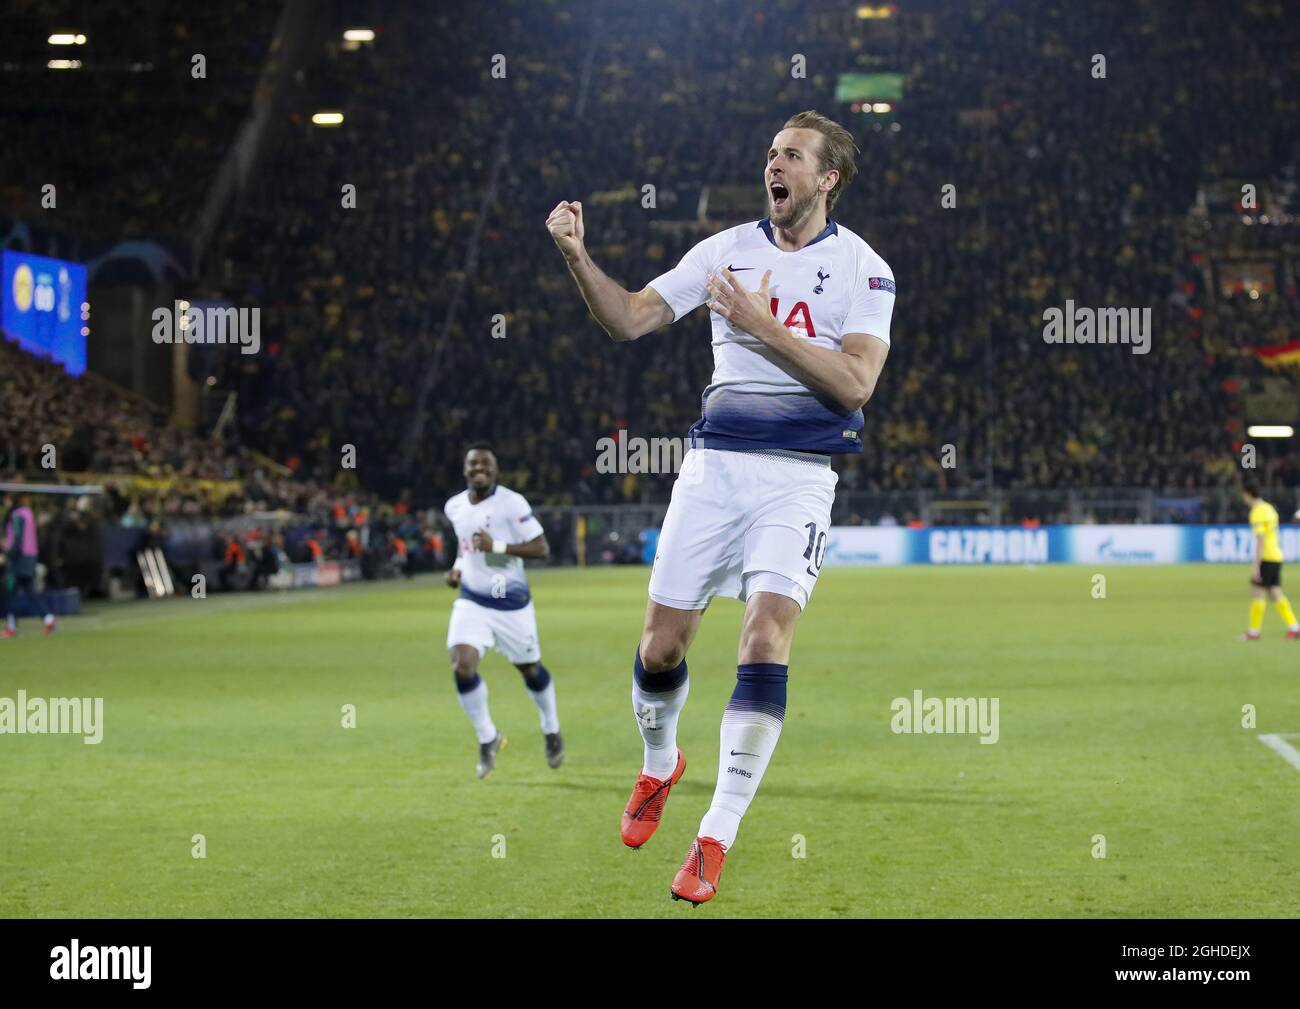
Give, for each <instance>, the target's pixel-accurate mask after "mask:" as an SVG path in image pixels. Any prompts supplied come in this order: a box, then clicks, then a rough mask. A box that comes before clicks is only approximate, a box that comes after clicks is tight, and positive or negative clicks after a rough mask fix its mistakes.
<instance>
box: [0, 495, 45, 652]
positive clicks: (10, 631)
mask: <svg viewBox="0 0 1300 1009" xmlns="http://www.w3.org/2000/svg"><path fill="white" fill-rule="evenodd" d="M39 554H40V550H39V549H38V547H37V545H36V516H35V515H33V514H32V502H31V498H30V497H29V496H28V495H26V494H19V495H18V503H17V504H16V505H14V507H13V508H12V509H11V510H10V512H9V517H8V519H7V520H6V521H5V527H4V551H3V553H0V562H2V563H3V567H0V600H2V601H3V606H2V607H0V608H3V610H4V617H5V626H4V630H2V631H0V638H12V637H15V636H16V635H17V634H18V624H17V622H16V621H15V620H14V603H15V602H17V600H18V597H19V596H20V595H21V596H24V597H25V598H26V599H27V601H28V603H29V604H31V605H32V606H33V607H34V610H35V612H38V613H39V612H40V611H41V610H42V609H44V610H45V611H46V612H45V621H44V625H45V633H46V634H50V633H53V631H54V614H53V613H51V612H49V603H48V600H46V601H42V602H41V603H38V602H37V592H36V558H37V557H38V556H39Z"/></svg>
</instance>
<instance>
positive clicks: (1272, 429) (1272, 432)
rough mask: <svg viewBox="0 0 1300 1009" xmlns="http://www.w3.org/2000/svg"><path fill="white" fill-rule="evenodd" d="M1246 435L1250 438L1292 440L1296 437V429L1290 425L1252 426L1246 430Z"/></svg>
mask: <svg viewBox="0 0 1300 1009" xmlns="http://www.w3.org/2000/svg"><path fill="white" fill-rule="evenodd" d="M1246 435H1247V437H1250V438H1291V437H1293V436H1294V435H1295V428H1293V427H1292V426H1291V425H1290V424H1252V425H1250V427H1248V428H1246Z"/></svg>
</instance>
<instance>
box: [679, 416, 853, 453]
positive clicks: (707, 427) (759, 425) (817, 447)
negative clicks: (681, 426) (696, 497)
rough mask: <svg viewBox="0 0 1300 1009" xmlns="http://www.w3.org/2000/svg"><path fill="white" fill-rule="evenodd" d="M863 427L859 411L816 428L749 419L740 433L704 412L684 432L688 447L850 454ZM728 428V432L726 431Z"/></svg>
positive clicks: (776, 421)
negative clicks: (710, 418)
mask: <svg viewBox="0 0 1300 1009" xmlns="http://www.w3.org/2000/svg"><path fill="white" fill-rule="evenodd" d="M828 412H829V411H828ZM863 424H864V420H863V417H862V411H861V410H854V411H853V413H846V414H843V415H840V416H837V417H834V419H833V420H831V421H829V422H824V423H821V424H817V425H816V426H811V425H795V424H791V423H790V422H789V421H788V420H782V419H772V420H768V421H754V420H750V421H748V422H747V423H745V425H744V430H740V429H739V428H738V426H737V427H732V425H728V424H722V425H719V424H718V423H717V422H716V421H710V420H709V418H708V416H707V412H706V415H705V416H703V417H701V418H700V419H699V420H697V421H696V422H695V423H694V424H692V425H691V428H690V431H688V432H687V433H688V434H689V435H690V438H691V448H716V449H721V450H722V451H727V450H731V451H740V450H743V449H756V448H758V449H761V448H783V449H786V450H787V451H790V452H820V453H823V454H827V455H854V454H856V453H858V452H861V451H862V436H861V432H862V427H863ZM728 427H732V429H731V430H728V429H727V428H728ZM845 431H852V432H854V434H856V435H858V437H856V438H846V437H845V436H844V432H845Z"/></svg>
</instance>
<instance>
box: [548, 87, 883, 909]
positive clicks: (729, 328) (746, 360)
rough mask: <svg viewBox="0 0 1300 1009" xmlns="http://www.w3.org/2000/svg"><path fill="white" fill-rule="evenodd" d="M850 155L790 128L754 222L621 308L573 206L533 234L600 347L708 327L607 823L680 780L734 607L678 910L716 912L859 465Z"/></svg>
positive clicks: (877, 368)
mask: <svg viewBox="0 0 1300 1009" xmlns="http://www.w3.org/2000/svg"><path fill="white" fill-rule="evenodd" d="M856 152H857V147H856V145H855V144H854V142H853V138H852V136H851V135H850V134H849V132H848V131H847V130H846V129H844V128H843V127H842V126H840V125H838V124H837V123H835V122H833V121H831V120H830V119H827V118H826V117H825V116H821V115H818V114H817V113H816V112H802V113H799V114H798V115H796V116H793V117H791V118H790V119H789V120H788V121H787V122H786V123H785V126H784V127H783V128H782V129H781V131H780V132H779V133H777V135H776V137H775V138H774V139H773V140H772V143H771V146H770V149H769V150H768V152H767V165H766V170H765V172H764V182H765V184H766V190H767V209H768V216H767V217H766V218H764V219H763V220H761V221H753V222H750V223H748V224H742V225H740V226H739V227H735V228H731V229H729V230H727V231H723V232H720V233H719V234H716V235H714V236H712V237H711V238H706V239H705V240H704V241H702V242H700V243H699V244H698V245H696V246H695V247H694V248H692V249H691V250H690V251H689V252H688V253H687V254H686V255H685V256H684V257H683V258H682V260H681V262H680V263H679V264H678V265H677V266H676V268H674V269H672V270H669V271H668V272H667V273H665V274H664V275H663V276H661V277H658V278H657V279H655V280H652V281H651V282H650V284H649V285H648V286H646V287H645V288H643V289H642V290H640V291H638V292H637V293H635V294H633V293H631V292H629V291H627V290H625V289H624V288H622V287H621V286H619V285H618V284H617V283H615V282H614V281H612V280H611V279H610V278H609V277H607V276H606V275H605V274H604V273H602V272H601V270H600V269H599V267H597V266H596V264H595V263H594V262H593V261H592V258H591V256H590V255H589V254H588V252H587V249H586V246H585V243H584V234H585V230H584V224H583V218H582V205H581V204H580V203H574V202H564V203H561V204H559V205H558V206H557V207H556V208H555V209H554V210H553V211H552V212H551V214H550V216H549V217H548V218H547V221H546V225H547V228H548V230H549V231H550V233H551V236H552V237H553V238H554V240H555V243H556V245H557V246H559V249H560V251H561V253H563V255H564V259H565V262H566V263H567V264H568V267H569V271H570V273H571V274H572V275H573V279H574V280H575V281H576V283H577V285H578V289H579V290H580V291H581V292H582V296H583V298H584V299H585V300H586V302H587V306H588V307H589V308H590V310H591V313H592V315H593V316H595V318H596V321H597V322H599V323H600V325H601V326H602V327H603V328H604V329H605V331H606V332H607V333H609V335H610V337H612V338H613V339H614V340H615V341H618V342H622V341H627V340H636V339H638V338H639V337H641V336H644V335H645V334H646V333H649V332H651V331H653V330H656V329H658V328H659V327H661V326H664V325H666V324H668V323H671V322H676V321H677V320H678V319H681V318H682V317H683V316H685V315H687V314H688V313H690V312H691V311H693V310H694V309H695V308H697V307H699V306H700V305H705V304H707V305H708V307H709V319H710V323H711V325H712V332H713V355H714V372H713V381H712V382H711V383H710V384H709V386H708V388H706V389H705V390H704V397H703V409H702V416H701V419H700V420H699V421H697V422H696V423H695V424H694V425H693V426H692V427H691V432H690V433H691V446H692V447H691V451H689V452H688V453H687V455H686V458H685V461H684V462H683V465H682V468H681V472H680V473H679V474H678V478H677V482H676V484H675V485H674V487H673V493H672V503H671V504H670V505H669V508H668V513H667V515H666V516H665V519H664V525H663V532H662V535H661V537H660V540H659V549H658V554H657V556H656V559H655V563H654V566H653V568H652V570H651V574H650V585H649V597H650V598H649V601H648V603H647V605H646V615H645V624H644V628H643V630H642V633H641V642H640V647H639V648H638V650H637V653H636V659H635V663H634V665H633V674H632V675H633V682H632V704H633V710H634V713H635V715H636V718H637V724H638V726H639V728H640V732H641V737H642V741H643V743H644V761H643V765H642V768H641V773H640V775H639V776H638V777H637V780H636V783H635V785H634V787H633V789H632V797H631V800H630V801H629V802H628V804H627V807H626V808H625V810H624V813H623V820H622V835H623V842H624V843H625V844H627V845H629V846H630V847H634V848H635V847H639V846H641V845H642V844H644V843H645V842H646V841H647V840H649V838H650V836H651V835H652V834H653V833H654V831H655V829H656V828H657V827H658V825H659V821H660V817H661V815H662V813H663V809H664V804H665V802H666V801H667V799H668V795H669V792H670V790H671V788H672V786H673V785H674V784H676V782H677V781H678V780H680V778H681V776H682V773H683V772H684V770H685V768H686V759H685V757H684V756H683V754H682V753H681V752H680V751H679V750H678V749H677V742H676V736H677V721H678V717H679V716H680V714H681V711H682V707H683V705H684V704H685V703H686V696H687V691H688V689H689V682H688V677H687V667H686V653H687V651H688V649H689V648H690V645H691V641H692V639H693V638H694V637H695V633H696V631H697V630H698V629H699V625H700V619H701V617H702V616H703V614H704V610H705V608H706V607H707V606H708V604H709V601H710V600H711V599H712V598H713V597H714V596H715V595H723V596H732V597H736V598H739V599H741V600H743V601H744V603H745V615H744V621H743V623H742V625H741V630H740V645H739V654H738V663H737V667H736V686H735V690H734V692H733V693H732V696H731V701H730V703H729V704H728V705H727V708H726V711H725V712H724V713H723V716H722V729H721V750H720V752H719V757H718V776H717V784H716V788H715V791H714V794H713V801H712V804H711V805H710V806H709V809H708V811H707V812H706V813H705V814H704V819H703V820H702V822H701V823H700V828H699V833H698V836H697V837H696V839H695V841H693V842H692V844H691V846H690V849H689V851H688V852H687V855H686V860H685V862H684V864H683V865H682V868H681V871H679V872H678V873H677V876H676V878H675V879H674V880H673V883H672V888H671V892H672V896H673V897H674V898H677V899H682V900H688V901H691V902H692V903H694V904H699V903H702V902H704V901H707V900H709V899H711V898H712V897H713V896H714V894H715V893H716V892H717V888H718V880H719V877H720V876H721V874H722V867H723V863H724V860H725V858H726V853H727V851H728V849H729V848H731V846H732V845H733V844H734V842H735V839H736V833H737V831H738V829H739V827H740V820H741V817H742V816H743V815H744V814H745V811H746V810H747V809H748V807H749V804H750V801H751V800H752V799H753V797H754V794H755V792H756V791H757V789H758V787H759V784H760V782H762V780H763V772H764V771H765V770H766V769H767V765H768V761H769V760H771V758H772V753H773V751H774V750H775V749H776V743H777V738H778V737H779V735H780V733H781V726H782V722H783V719H784V716H785V705H786V680H787V672H788V666H789V661H790V649H791V644H792V642H793V640H794V630H795V624H796V623H797V621H798V619H799V614H800V613H801V612H802V610H803V609H804V607H805V606H806V605H807V604H808V599H809V597H810V596H811V595H812V591H813V588H814V586H815V585H816V582H817V577H818V575H819V574H820V571H821V565H822V558H823V555H824V553H825V550H826V537H827V533H828V531H829V528H830V519H831V505H832V503H833V500H834V496H835V484H836V481H837V479H838V478H837V476H836V474H835V472H834V470H832V469H831V463H830V457H831V455H833V454H835V453H842V452H860V451H862V441H861V431H862V428H863V423H864V421H863V415H862V407H863V406H864V405H865V404H866V402H867V400H869V399H870V398H871V394H872V392H873V391H874V390H875V387H876V381H877V379H878V378H879V376H880V372H881V369H882V368H883V366H884V363H885V356H886V354H887V353H888V351H889V325H890V317H891V315H892V312H893V307H894V277H893V273H892V272H891V270H890V269H889V266H888V265H887V264H886V263H885V261H884V260H883V259H881V258H880V256H878V255H877V254H876V253H875V252H874V251H873V250H872V249H871V247H870V246H869V245H867V243H866V242H864V241H863V240H862V239H861V238H859V237H858V236H857V235H855V234H853V233H852V232H851V231H849V230H848V229H847V228H844V227H842V226H840V225H838V224H837V223H836V222H834V221H832V220H830V219H829V218H828V216H827V214H828V212H829V211H830V210H831V208H832V207H834V205H835V201H836V200H837V199H838V197H839V195H840V194H841V193H842V192H843V191H844V187H845V186H847V185H848V184H849V182H850V181H851V180H852V178H853V175H854V173H855V171H856V167H855V165H854V155H855V153H856ZM742 273H745V274H747V276H745V277H742V276H741V274H742ZM755 288H756V289H755Z"/></svg>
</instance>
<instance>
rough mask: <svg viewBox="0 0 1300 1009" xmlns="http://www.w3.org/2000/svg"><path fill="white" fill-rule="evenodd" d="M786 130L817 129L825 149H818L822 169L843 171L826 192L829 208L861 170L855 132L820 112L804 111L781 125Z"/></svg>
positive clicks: (827, 207) (824, 170)
mask: <svg viewBox="0 0 1300 1009" xmlns="http://www.w3.org/2000/svg"><path fill="white" fill-rule="evenodd" d="M781 128H782V129H784V130H816V131H817V132H818V133H820V134H821V135H822V143H821V150H819V151H818V152H817V161H818V164H819V165H820V168H821V171H823V172H829V171H830V170H831V169H832V168H833V169H835V170H836V171H837V172H839V173H840V177H839V178H838V179H836V180H835V185H834V186H832V187H831V190H830V192H828V193H827V194H826V209H827V210H830V209H831V208H832V207H834V206H835V201H836V200H838V199H839V197H840V192H841V191H842V190H843V189H844V187H845V186H847V185H848V184H849V183H850V182H852V181H853V176H855V175H857V174H858V166H857V165H856V164H855V163H854V160H853V159H854V158H855V157H856V156H857V155H858V154H860V153H861V152H860V151H859V150H858V145H857V144H855V143H854V142H853V134H851V133H850V132H849V131H848V130H846V129H845V128H844V127H843V126H841V125H840V124H839V123H837V122H836V121H835V120H834V119H828V118H826V117H825V116H823V115H822V114H821V113H820V112H813V111H812V110H811V109H809V110H808V111H807V112H800V113H797V114H796V115H793V116H791V117H790V118H789V119H787V120H786V121H785V125H784V126H783V127H781Z"/></svg>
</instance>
